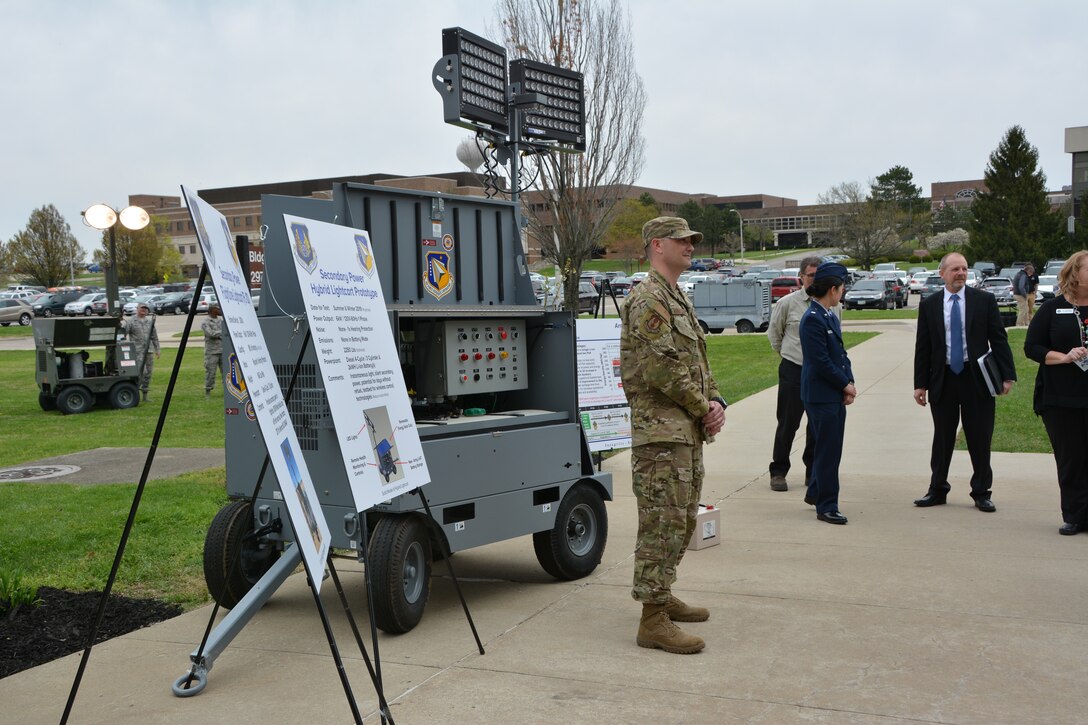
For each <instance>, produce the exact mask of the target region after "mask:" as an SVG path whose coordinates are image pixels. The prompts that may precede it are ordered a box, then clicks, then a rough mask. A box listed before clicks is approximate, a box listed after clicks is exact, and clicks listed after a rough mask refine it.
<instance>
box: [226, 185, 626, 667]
mask: <svg viewBox="0 0 1088 725" xmlns="http://www.w3.org/2000/svg"><path fill="white" fill-rule="evenodd" d="M262 207H263V222H264V224H265V225H266V227H267V235H266V237H265V240H264V259H265V273H264V278H263V282H262V287H261V295H260V303H259V308H258V319H259V321H260V324H261V328H262V331H263V333H264V336H265V339H266V341H267V343H268V349H269V352H270V354H271V356H272V362H273V364H274V366H275V369H276V372H277V375H278V377H279V379H280V384H281V387H282V388H283V389H284V390H285V391H286V389H287V386H288V381H289V380H290V377H291V374H292V371H293V370H294V367H295V363H296V361H297V360H298V359H299V353H300V349H301V345H302V343H303V341H304V340H305V339H306V330H307V321H306V319H305V307H304V305H303V300H302V296H301V293H300V290H299V280H298V277H297V276H296V273H295V265H294V262H293V260H292V258H291V255H292V253H293V252H292V246H291V241H290V240H289V238H288V235H287V232H286V230H285V228H284V223H283V218H282V215H283V214H292V215H295V216H300V217H305V218H309V219H315V220H321V221H327V222H334V223H337V224H342V225H345V226H348V227H353V228H357V229H365V230H367V231H369V233H370V239H371V245H372V248H373V253H374V257H375V260H376V264H377V268H378V272H379V275H380V280H381V285H382V289H383V291H384V294H385V302H386V307H387V309H388V312H389V321H390V324H391V326H392V330H393V336H394V339H395V340H397V342H398V345H399V350H400V363H401V370H402V373H403V375H404V379H405V383H406V387H407V389H408V391H409V395H410V396H412V398H413V411H414V413H415V418H416V422H417V426H418V430H419V435H420V438H421V439H422V443H423V451H424V454H425V456H426V459H427V466H428V468H429V470H430V474H431V481H432V482H431V483H430V484H428V485H426V486H424V487H423V488H422V489H421V490H422V492H423V493H424V494H425V495H426V497H427V500H428V502H429V504H430V508H431V511H432V513H433V515H434V518H435V521H436V522H437V523H438V525H439V527H440V533H438V530H436V529H434V528H432V527H431V526H430V524H429V523H428V522H427V521H426V519H425V514H424V508H423V504H422V501H421V499H420V497H419V496H418V495H416V494H415V493H414V492H412V493H406V494H404V495H401V496H398V497H396V498H394V499H392V500H390V501H386V502H383V503H382V504H380V505H379V506H377V507H375V509H372V510H371V511H369V512H366V516H367V521H366V524H367V527H368V529H369V530H370V531H371V532H372V536H371V540H370V543H369V546H368V552H367V553H368V562H367V566H368V567H369V568H370V570H371V571H370V575H371V576H372V581H373V585H374V590H375V591H374V594H375V597H374V598H375V619H376V621H377V624H378V626H379V627H380V628H382V629H383V630H385V631H387V632H406V631H408V630H410V629H412V627H414V626H415V625H416V624H417V623H418V621H419V619H420V618H421V617H422V614H423V608H424V606H425V605H426V601H427V596H428V592H429V575H430V566H431V560H432V559H433V558H437V557H438V556H441V555H442V549H443V547H444V546H448V548H449V550H450V551H452V552H456V551H461V550H464V549H468V548H471V547H475V546H481V545H484V544H489V543H493V542H497V541H502V540H505V539H510V538H513V537H518V536H523V535H526V534H533V544H534V548H535V551H536V554H537V558H538V560H539V561H540V563H541V565H542V566H543V567H544V569H545V570H546V571H548V572H549V573H550V574H552V575H553V576H555V577H558V578H561V579H576V578H580V577H583V576H586V575H588V574H589V573H590V572H592V571H593V570H594V569H595V568H596V566H597V564H598V563H599V562H600V560H601V554H602V552H603V549H604V544H605V540H606V537H607V531H608V523H607V515H606V511H605V506H604V501H606V500H611V498H612V477H611V475H610V474H607V473H598V472H595V471H594V469H593V463H592V459H591V456H590V452H589V448H588V446H587V444H586V440H585V436H584V435H583V433H582V429H581V425H580V422H579V417H578V409H577V401H578V394H577V375H576V369H575V365H576V362H575V361H576V350H575V328H574V317H573V315H572V314H571V313H570V312H555V311H547V310H545V309H544V308H542V307H540V306H539V305H538V304H537V302H536V299H535V296H534V294H533V288H532V285H531V283H530V279H529V276H528V271H527V269H526V266H525V260H524V255H523V252H522V244H521V239H520V234H519V229H520V227H519V222H520V218H519V217H518V215H517V214H516V206H515V204H513V203H510V202H506V201H499V200H492V199H485V198H480V197H453V196H447V195H441V194H433V193H427V192H416V191H407V190H400V189H392V188H388V187H377V186H367V185H361V184H347V183H340V184H337V185H335V187H334V189H333V198H332V199H331V200H329V199H314V198H297V197H282V196H265V197H263V198H262ZM225 343H226V344H225V345H224V353H225V358H224V359H227V360H229V359H230V356H231V355H232V352H233V348H232V347H231V346H230V344H229V342H227V341H225ZM227 387H228V390H227V392H226V393H225V400H226V407H227V409H228V410H227V412H228V415H227V418H226V454H227V489H228V493H229V494H230V496H231V497H232V498H235V499H242V498H247V497H248V496H249V495H250V494H251V493H252V489H253V486H254V485H255V483H256V481H257V478H258V473H259V471H260V470H261V464H262V461H263V460H264V456H265V450H264V444H263V442H262V440H261V437H260V435H259V432H258V430H257V427H256V426H257V423H256V422H255V421H251V420H249V419H248V418H247V416H246V415H245V414H244V409H245V404H246V402H247V401H246V399H245V398H244V397H243V396H242V395H237V396H236V395H232V393H231V392H230V389H229V388H230V387H231V386H229V385H228V386H227ZM239 398H241V399H239ZM288 409H289V411H290V415H291V419H292V422H293V424H294V426H295V431H296V433H297V435H298V439H299V442H300V445H301V447H302V449H303V454H304V456H305V458H306V464H307V467H308V468H309V470H310V472H311V475H312V477H313V481H314V485H315V487H316V488H317V491H318V494H319V496H321V498H322V500H323V504H322V509H323V511H324V514H325V516H326V518H327V520H328V522H329V526H330V528H331V530H332V537H333V540H332V545H333V547H335V548H340V549H353V550H357V551H358V550H359V549H360V548H361V546H362V542H361V532H362V530H363V527H362V526H361V525H360V523H361V522H360V521H359V513H358V512H357V511H356V510H355V507H354V503H353V500H352V496H351V488H350V485H349V482H348V479H347V476H346V474H345V471H344V466H343V462H342V458H341V452H340V448H339V443H338V441H337V435H336V431H335V430H334V428H333V421H332V417H331V415H330V411H329V405H328V399H327V398H326V395H325V390H324V387H323V384H322V379H321V374H320V368H319V366H318V359H317V356H316V351H315V349H314V346H313V344H312V343H311V344H309V345H307V349H306V350H305V351H304V354H303V356H302V365H301V368H300V371H299V377H298V381H297V382H296V385H295V388H294V391H293V393H292V396H291V398H290V400H289V402H288ZM474 409H475V410H474ZM466 412H467V413H469V414H466ZM277 520H278V521H279V522H281V524H282V528H280V527H277V526H275V522H276V521H277ZM253 531H257V533H258V536H257V537H248V538H246V539H245V540H243V537H246V536H247V535H248V534H250V533H251V532H253ZM440 537H441V540H440ZM293 538H294V534H293V532H292V530H291V526H290V521H289V519H288V516H287V511H286V506H285V505H284V503H283V501H282V496H281V494H280V490H279V485H278V482H277V481H276V477H275V474H274V473H273V472H272V470H271V468H269V469H268V472H267V473H266V474H265V478H264V482H263V484H262V486H261V489H260V492H259V494H258V497H257V502H256V504H255V508H254V510H250V509H249V506H248V503H246V502H243V501H241V500H236V501H234V502H233V503H232V504H231V505H229V506H228V507H227V508H225V509H223V510H222V511H221V512H220V514H219V515H218V516H217V517H216V520H215V521H214V522H213V523H212V526H211V529H210V530H209V533H208V539H207V541H206V544H205V576H206V578H207V580H208V585H209V589H210V590H211V592H212V594H213V596H215V597H216V599H217V600H218V601H219V602H220V604H222V605H224V606H227V607H237V609H236V611H234V612H232V613H231V617H233V618H235V619H240V620H241V621H240V622H239V623H235V624H232V625H231V627H232V628H233V629H234V631H233V632H227V633H226V634H222V635H220V639H223V638H227V639H229V637H231V636H233V634H235V633H236V632H237V631H240V629H241V627H243V626H244V623H245V620H246V619H247V618H248V617H249V616H252V614H253V613H254V612H255V609H256V608H259V606H260V604H261V596H258V591H257V590H261V589H266V588H267V587H266V586H264V585H262V586H261V587H256V588H254V587H255V585H256V584H257V583H258V581H259V580H261V577H264V576H266V573H267V576H268V577H272V579H269V580H267V581H265V584H268V582H269V581H271V582H275V581H276V579H277V578H279V577H282V576H285V574H284V573H283V572H282V571H281V569H282V568H283V567H282V566H279V565H277V566H274V564H275V563H276V560H277V558H278V557H279V552H280V551H283V550H284V547H285V545H286V544H287V543H288V542H291V541H292V540H293ZM295 548H296V547H287V552H286V553H285V556H284V558H285V559H286V558H289V557H292V556H293V557H296V558H297V554H295V553H294V552H293V551H292V550H293V549H295ZM239 552H240V553H239ZM239 556H240V557H241V566H240V567H236V568H240V569H241V571H240V572H235V573H234V574H233V575H232V574H231V567H230V566H229V563H230V561H231V560H232V558H237V557H239ZM281 564H282V562H281ZM271 586H272V587H273V588H274V587H275V586H276V584H275V583H272V585H271ZM251 589H254V591H253V592H251V591H250V590H251ZM263 596H265V597H266V596H267V594H264V595H263ZM238 610H242V611H238ZM223 646H225V644H224V643H223V642H221V641H215V639H214V638H213V641H212V642H211V643H210V644H209V653H210V656H211V657H214V655H215V653H216V652H217V651H219V650H221V649H222V647H223ZM204 659H205V665H206V666H210V664H208V663H209V662H210V660H209V659H208V656H206V657H205V658H204Z"/></svg>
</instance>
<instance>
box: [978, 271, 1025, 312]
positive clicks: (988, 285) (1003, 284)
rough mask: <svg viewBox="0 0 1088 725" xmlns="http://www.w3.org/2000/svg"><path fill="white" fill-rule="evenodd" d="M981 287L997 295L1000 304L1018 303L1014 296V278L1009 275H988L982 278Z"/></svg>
mask: <svg viewBox="0 0 1088 725" xmlns="http://www.w3.org/2000/svg"><path fill="white" fill-rule="evenodd" d="M980 289H982V290H983V291H985V292H989V293H990V294H992V295H993V296H994V297H996V298H997V304H999V305H1014V304H1016V301H1015V300H1013V298H1012V279H1011V278H1009V277H987V278H986V279H984V280H982V287H981V288H980Z"/></svg>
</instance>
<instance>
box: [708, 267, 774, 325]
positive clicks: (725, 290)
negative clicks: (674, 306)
mask: <svg viewBox="0 0 1088 725" xmlns="http://www.w3.org/2000/svg"><path fill="white" fill-rule="evenodd" d="M692 305H693V306H694V307H695V317H696V318H697V319H698V320H699V327H701V328H703V334H707V333H711V332H721V331H723V330H724V329H725V328H727V327H735V328H736V329H737V332H739V333H742V334H744V333H749V332H755V331H756V330H759V331H760V332H763V331H765V330H766V329H767V327H768V326H769V325H770V324H771V287H770V283H769V281H766V280H756V279H743V278H741V279H728V280H720V281H719V280H707V281H705V282H699V283H697V284H695V286H694V289H693V291H692Z"/></svg>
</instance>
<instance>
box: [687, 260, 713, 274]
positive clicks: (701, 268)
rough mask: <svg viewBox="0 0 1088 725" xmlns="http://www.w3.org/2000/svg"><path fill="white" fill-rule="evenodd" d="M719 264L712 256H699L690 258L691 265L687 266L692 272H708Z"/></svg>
mask: <svg viewBox="0 0 1088 725" xmlns="http://www.w3.org/2000/svg"><path fill="white" fill-rule="evenodd" d="M719 266H721V263H720V262H719V261H718V260H716V259H714V258H713V257H700V258H699V259H693V260H691V266H690V267H688V269H690V270H691V271H692V272H709V271H710V270H712V269H717V268H718V267H719Z"/></svg>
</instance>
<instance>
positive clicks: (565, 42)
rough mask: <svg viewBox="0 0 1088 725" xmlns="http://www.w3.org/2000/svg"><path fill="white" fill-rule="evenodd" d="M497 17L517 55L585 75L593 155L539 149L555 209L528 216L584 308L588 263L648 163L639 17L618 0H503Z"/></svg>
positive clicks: (540, 182)
mask: <svg viewBox="0 0 1088 725" xmlns="http://www.w3.org/2000/svg"><path fill="white" fill-rule="evenodd" d="M496 15H497V18H498V21H499V23H500V24H501V26H502V37H503V43H504V44H505V45H506V48H507V50H508V51H509V52H510V55H511V57H512V58H528V59H530V60H536V61H539V62H542V63H549V64H551V65H557V66H560V67H563V68H569V69H571V70H574V71H578V72H580V73H582V74H583V76H584V84H585V129H586V151H585V153H584V154H567V153H555V152H550V153H542V154H538V155H536V156H533V157H532V160H531V161H530V162H529V164H528V166H529V167H530V168H528V169H527V173H528V174H535V180H534V181H533V188H534V189H536V190H537V191H539V193H540V199H539V200H538V201H539V202H541V203H543V204H544V205H545V207H546V209H547V211H548V213H547V214H546V215H530V216H529V219H530V232H531V233H532V234H533V235H534V236H535V237H536V238H537V239H538V240H539V241H540V245H541V252H542V254H543V256H544V257H545V258H547V259H549V260H551V261H552V262H554V263H555V266H556V269H557V270H558V274H562V275H563V277H564V281H565V284H564V295H565V298H566V300H565V301H566V304H567V307H568V309H577V301H578V285H577V284H576V282H577V279H578V275H579V274H580V273H581V270H582V265H583V264H584V263H585V262H586V260H588V259H590V258H591V257H592V255H593V252H594V251H595V250H597V249H598V248H599V247H600V246H602V242H603V239H604V236H605V232H606V231H607V230H608V228H609V226H610V225H611V223H612V219H613V216H614V214H615V212H616V204H617V203H618V202H619V201H620V200H621V199H623V198H624V197H625V196H626V195H627V193H628V191H629V189H630V187H631V184H633V183H634V182H635V180H636V179H637V178H638V176H639V173H640V172H641V171H642V164H643V138H642V115H643V110H644V108H645V106H646V96H645V92H644V91H643V86H642V78H641V77H640V76H639V75H638V73H637V72H636V71H635V58H634V52H633V48H634V46H633V41H632V38H631V23H630V20H629V19H628V17H627V14H626V12H625V11H624V9H623V6H622V5H620V3H619V1H618V0H498V2H497V4H496ZM514 183H515V184H517V183H518V182H517V180H515V181H514Z"/></svg>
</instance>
